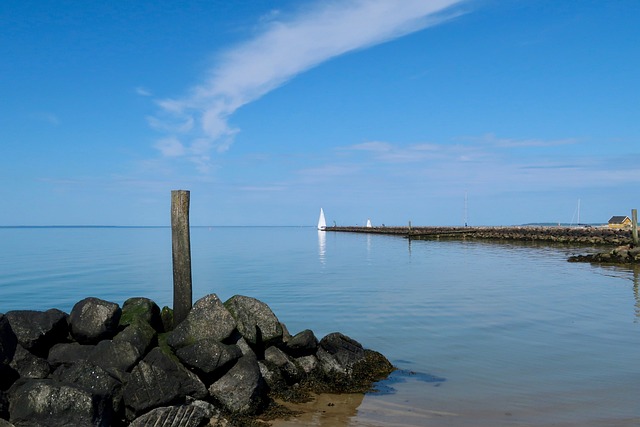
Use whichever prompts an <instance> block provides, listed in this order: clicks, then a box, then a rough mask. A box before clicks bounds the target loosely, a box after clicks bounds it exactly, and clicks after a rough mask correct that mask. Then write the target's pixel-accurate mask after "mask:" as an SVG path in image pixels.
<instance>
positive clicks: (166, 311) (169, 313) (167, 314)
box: [160, 305, 173, 332]
mask: <svg viewBox="0 0 640 427" xmlns="http://www.w3.org/2000/svg"><path fill="white" fill-rule="evenodd" d="M160 318H161V319H162V329H163V330H164V331H165V332H170V331H173V310H171V309H170V308H169V307H167V306H166V305H165V306H164V307H162V311H161V312H160Z"/></svg>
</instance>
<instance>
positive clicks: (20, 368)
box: [9, 345, 51, 378]
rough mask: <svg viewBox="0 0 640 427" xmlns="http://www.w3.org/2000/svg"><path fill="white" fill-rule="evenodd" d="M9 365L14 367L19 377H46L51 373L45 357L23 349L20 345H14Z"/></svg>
mask: <svg viewBox="0 0 640 427" xmlns="http://www.w3.org/2000/svg"><path fill="white" fill-rule="evenodd" d="M9 366H11V367H12V368H13V369H15V370H16V372H18V374H19V375H20V377H21V378H47V377H48V376H49V374H50V373H51V367H50V366H49V363H48V362H47V361H46V360H45V359H42V358H40V357H38V356H36V355H34V354H32V353H31V352H29V351H27V350H25V349H24V348H23V347H22V346H21V345H18V346H17V347H16V353H15V355H14V356H13V360H12V361H11V363H10V364H9Z"/></svg>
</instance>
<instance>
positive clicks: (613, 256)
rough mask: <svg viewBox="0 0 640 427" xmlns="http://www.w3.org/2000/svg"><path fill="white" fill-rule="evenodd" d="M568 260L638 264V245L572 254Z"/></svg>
mask: <svg viewBox="0 0 640 427" xmlns="http://www.w3.org/2000/svg"><path fill="white" fill-rule="evenodd" d="M569 262H593V263H599V264H640V247H637V246H636V247H634V246H633V245H622V246H618V247H617V248H614V249H612V250H610V251H606V252H598V253H595V254H587V255H574V256H571V257H569Z"/></svg>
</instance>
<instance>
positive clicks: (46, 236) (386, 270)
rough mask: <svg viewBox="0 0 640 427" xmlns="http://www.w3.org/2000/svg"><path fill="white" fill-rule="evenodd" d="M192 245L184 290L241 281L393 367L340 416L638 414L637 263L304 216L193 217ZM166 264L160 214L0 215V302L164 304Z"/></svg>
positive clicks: (594, 421) (299, 323) (5, 305)
mask: <svg viewBox="0 0 640 427" xmlns="http://www.w3.org/2000/svg"><path fill="white" fill-rule="evenodd" d="M191 250H192V268H193V282H194V283H193V293H194V300H195V299H197V298H200V297H202V296H204V295H206V294H209V293H216V294H218V296H220V298H221V299H223V300H226V299H227V298H229V297H231V296H233V295H235V294H242V295H248V296H252V297H255V298H258V299H260V300H262V301H264V302H266V303H267V304H269V306H270V307H271V308H272V309H273V311H274V312H275V313H276V315H277V316H278V317H279V319H280V320H281V321H282V322H283V323H285V324H286V325H287V327H288V329H289V330H290V332H292V333H296V332H298V331H300V330H302V329H306V328H309V329H312V330H313V331H314V332H315V333H316V335H318V337H322V336H324V335H325V334H327V333H329V332H333V331H340V332H343V333H345V334H346V335H349V336H351V337H352V338H354V339H356V340H358V341H359V342H361V343H362V344H363V345H364V346H365V347H368V348H372V349H375V350H377V351H380V352H382V353H383V354H385V355H386V356H387V357H388V358H389V359H390V360H391V361H392V362H393V363H394V364H395V365H396V366H397V367H398V368H400V369H401V370H400V371H399V372H397V373H396V374H394V375H393V377H392V378H391V379H390V380H389V381H386V382H384V383H383V384H382V385H381V388H382V393H379V394H370V395H367V396H366V397H365V398H364V400H363V401H362V403H361V404H360V405H359V407H358V409H357V411H355V412H354V415H353V417H351V419H350V421H349V423H348V424H350V425H354V426H355V425H358V426H362V425H366V426H377V425H386V426H391V425H407V426H636V425H640V403H639V402H640V297H639V296H638V283H639V282H640V279H639V278H638V277H639V273H638V271H633V270H629V269H622V268H611V267H609V268H603V267H598V266H591V265H589V264H574V263H568V262H567V261H566V258H567V256H568V255H569V254H571V253H580V252H581V250H576V249H568V248H560V247H549V246H536V245H517V244H499V243H479V242H456V241H413V242H408V241H407V240H405V239H402V238H398V237H390V236H375V235H361V234H349V233H331V232H326V233H325V232H320V233H319V232H317V231H316V230H315V228H311V227H213V228H207V227H202V228H199V227H196V228H193V229H192V231H191ZM171 268H172V267H171V232H170V229H168V228H17V229H16V228H0V312H6V311H9V310H14V309H36V310H45V309H48V308H52V307H56V308H59V309H62V310H64V311H67V312H69V311H70V310H71V308H72V307H73V305H74V304H75V302H77V301H79V300H80V299H82V298H85V297H87V296H95V297H99V298H103V299H106V300H110V301H113V302H117V303H119V304H122V303H123V302H124V301H125V300H126V299H127V298H130V297H135V296H146V297H149V298H152V299H153V300H154V301H156V302H157V303H158V305H160V306H163V305H169V306H171V305H172V269H171ZM327 425H328V424H327Z"/></svg>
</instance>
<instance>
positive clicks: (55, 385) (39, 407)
mask: <svg viewBox="0 0 640 427" xmlns="http://www.w3.org/2000/svg"><path fill="white" fill-rule="evenodd" d="M9 402H10V403H9V413H10V419H9V421H11V422H12V423H13V424H15V425H16V426H48V427H58V426H60V427H66V426H105V427H107V426H110V425H111V424H112V423H111V421H112V418H113V412H112V409H111V405H110V402H107V401H105V400H103V399H101V398H100V397H99V396H95V395H94V394H93V393H92V392H91V391H89V390H87V389H84V388H81V387H78V386H75V385H71V384H66V383H61V382H59V381H56V380H52V379H40V380H27V381H23V380H20V381H18V383H16V384H15V385H14V387H12V389H11V391H10V397H9Z"/></svg>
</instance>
